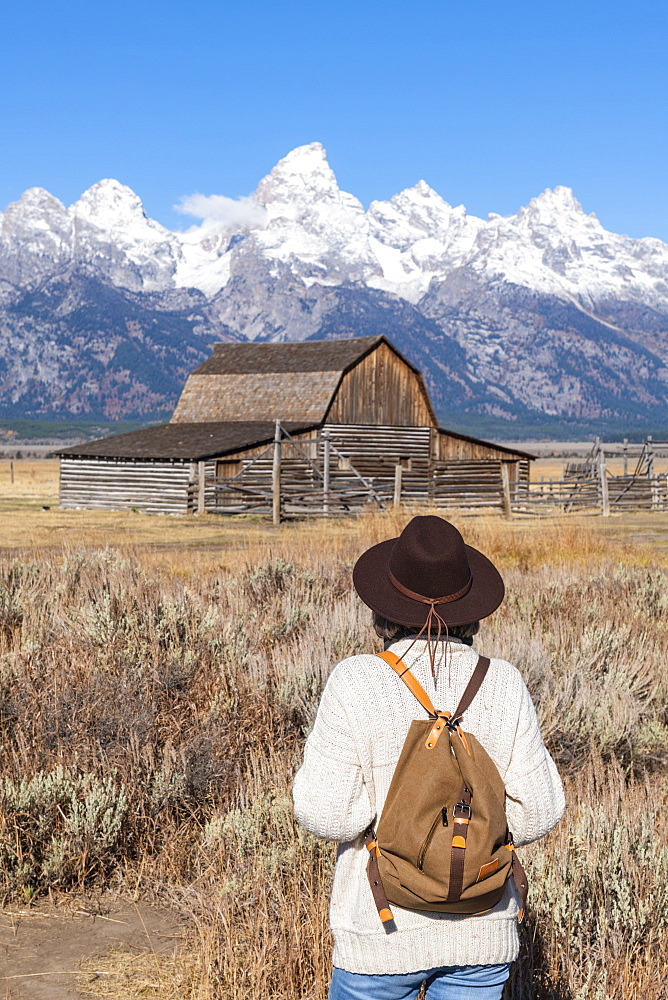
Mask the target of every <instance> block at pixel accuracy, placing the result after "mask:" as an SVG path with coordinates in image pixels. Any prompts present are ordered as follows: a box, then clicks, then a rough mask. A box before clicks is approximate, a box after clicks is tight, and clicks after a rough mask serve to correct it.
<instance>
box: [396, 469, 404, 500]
mask: <svg viewBox="0 0 668 1000" xmlns="http://www.w3.org/2000/svg"><path fill="white" fill-rule="evenodd" d="M403 475H404V470H403V467H402V465H401V462H398V463H397V465H395V467H394V506H395V507H399V506H401V486H402V482H403Z"/></svg>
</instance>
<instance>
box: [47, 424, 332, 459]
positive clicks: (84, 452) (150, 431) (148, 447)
mask: <svg viewBox="0 0 668 1000" xmlns="http://www.w3.org/2000/svg"><path fill="white" fill-rule="evenodd" d="M281 425H282V426H283V427H284V428H285V430H286V431H287V432H288V433H289V434H295V433H298V432H300V431H308V430H311V428H312V426H313V425H310V424H299V423H294V422H291V421H282V422H281ZM274 428H275V424H274V423H272V422H270V421H249V422H248V423H242V422H233V423H229V422H228V423H219V422H216V423H182V424H159V425H158V426H156V427H146V428H145V429H144V430H140V431H129V432H128V433H127V434H115V435H114V436H113V437H107V438H101V439H100V440H99V441H87V442H85V443H84V444H76V445H73V446H72V447H70V448H62V449H61V450H60V451H57V452H55V454H56V455H60V456H62V457H64V458H65V457H67V456H72V457H77V458H126V459H133V458H134V459H156V460H159V459H164V460H170V459H180V460H181V461H186V462H201V461H204V460H205V459H207V458H214V457H218V456H221V455H227V454H230V452H236V451H242V450H243V449H244V448H252V447H254V446H257V445H263V444H269V443H270V442H271V441H273V439H274Z"/></svg>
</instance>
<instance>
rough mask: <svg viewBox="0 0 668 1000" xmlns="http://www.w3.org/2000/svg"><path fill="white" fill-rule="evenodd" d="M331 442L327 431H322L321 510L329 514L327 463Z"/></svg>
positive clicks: (329, 457)
mask: <svg viewBox="0 0 668 1000" xmlns="http://www.w3.org/2000/svg"><path fill="white" fill-rule="evenodd" d="M331 452H332V442H331V440H330V437H329V431H328V430H324V431H323V432H322V512H323V514H329V463H330V459H331Z"/></svg>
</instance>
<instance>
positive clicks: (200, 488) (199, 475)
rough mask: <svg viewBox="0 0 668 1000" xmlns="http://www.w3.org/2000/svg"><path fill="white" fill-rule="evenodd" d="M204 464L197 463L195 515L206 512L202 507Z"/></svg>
mask: <svg viewBox="0 0 668 1000" xmlns="http://www.w3.org/2000/svg"><path fill="white" fill-rule="evenodd" d="M205 468H206V464H205V463H204V462H198V463H197V513H198V514H203V513H204V511H205V510H206V507H205V506H204V470H205Z"/></svg>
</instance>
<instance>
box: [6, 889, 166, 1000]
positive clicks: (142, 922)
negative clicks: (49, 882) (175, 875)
mask: <svg viewBox="0 0 668 1000" xmlns="http://www.w3.org/2000/svg"><path fill="white" fill-rule="evenodd" d="M181 934H182V929H181V927H180V926H179V924H178V921H177V919H176V918H175V916H174V914H173V913H171V912H170V911H168V910H162V909H159V908H157V907H153V906H147V905H144V904H134V903H128V902H127V901H123V900H117V899H113V900H112V899H109V900H105V901H104V902H103V903H102V904H100V902H99V901H97V900H96V902H95V904H94V905H92V904H90V903H88V902H84V901H80V903H79V905H74V904H72V903H69V904H68V905H67V906H56V905H54V904H52V903H51V904H50V903H43V904H39V905H38V906H35V907H30V908H23V907H15V908H11V907H8V908H6V909H5V910H0V997H2V998H3V1000H80V998H81V997H82V996H83V995H84V994H82V993H80V992H78V991H77V988H76V987H77V985H80V984H81V981H80V980H79V984H77V982H76V980H77V976H78V975H79V974H80V970H79V967H80V964H81V962H83V961H87V960H89V959H91V958H93V957H95V956H96V955H104V954H107V953H109V952H111V951H118V950H119V949H125V950H127V951H129V952H143V953H145V952H147V951H148V952H149V953H150V954H153V953H154V954H156V955H158V956H169V955H170V954H174V953H175V952H176V950H177V948H178V945H179V942H180V940H181ZM87 968H88V969H90V968H91V966H90V962H88V961H87ZM88 974H89V975H90V976H93V977H94V976H95V970H92V971H90V972H89V973H88Z"/></svg>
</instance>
